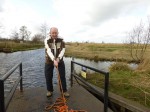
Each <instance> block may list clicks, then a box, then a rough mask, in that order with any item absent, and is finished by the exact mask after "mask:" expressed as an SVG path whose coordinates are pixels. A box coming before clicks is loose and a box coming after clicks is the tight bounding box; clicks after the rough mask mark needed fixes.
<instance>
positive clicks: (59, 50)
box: [45, 37, 65, 64]
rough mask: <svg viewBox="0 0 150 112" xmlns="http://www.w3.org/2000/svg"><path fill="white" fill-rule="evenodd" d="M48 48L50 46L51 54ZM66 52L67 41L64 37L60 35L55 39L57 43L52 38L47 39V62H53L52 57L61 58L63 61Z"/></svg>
mask: <svg viewBox="0 0 150 112" xmlns="http://www.w3.org/2000/svg"><path fill="white" fill-rule="evenodd" d="M55 46H56V53H55V54H54V52H55ZM48 48H50V51H51V53H52V54H51V53H50V54H51V56H50V55H49V54H48V52H47V50H48ZM64 52H65V42H64V41H63V39H62V38H59V37H58V38H57V39H55V43H54V39H52V38H49V39H45V59H46V63H47V64H48V63H53V59H52V57H54V59H56V58H60V62H61V61H63V55H64ZM60 54H61V55H60ZM52 55H53V56H52Z"/></svg>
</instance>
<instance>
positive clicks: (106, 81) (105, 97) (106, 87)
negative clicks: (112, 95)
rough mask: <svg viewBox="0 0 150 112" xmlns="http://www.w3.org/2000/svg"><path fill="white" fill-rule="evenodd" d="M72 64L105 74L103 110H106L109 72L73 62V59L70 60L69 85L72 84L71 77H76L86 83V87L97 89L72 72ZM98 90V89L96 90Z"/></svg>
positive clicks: (105, 111)
mask: <svg viewBox="0 0 150 112" xmlns="http://www.w3.org/2000/svg"><path fill="white" fill-rule="evenodd" d="M74 64H77V65H80V66H82V67H86V68H88V69H91V70H93V71H95V72H98V73H101V74H103V75H104V76H105V80H104V81H105V82H104V112H107V110H108V85H109V72H105V71H101V70H98V69H95V68H92V67H89V66H86V65H83V64H81V63H78V62H75V61H74V60H72V61H71V87H72V86H73V77H75V78H77V79H78V80H80V81H81V82H83V83H84V84H86V85H87V86H88V87H90V88H91V89H92V90H93V91H97V90H96V89H95V88H93V87H92V86H90V84H88V83H87V82H86V81H84V80H83V79H81V78H80V77H79V76H77V75H76V74H75V73H74ZM97 92H98V91H97Z"/></svg>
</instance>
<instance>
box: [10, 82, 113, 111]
mask: <svg viewBox="0 0 150 112" xmlns="http://www.w3.org/2000/svg"><path fill="white" fill-rule="evenodd" d="M68 92H69V93H70V97H69V98H67V105H68V106H69V109H74V110H86V111H87V112H103V107H104V106H103V103H102V102H100V101H99V100H98V99H96V98H95V97H94V96H93V95H91V94H90V93H89V92H88V91H87V90H85V89H84V88H83V87H81V86H79V85H75V86H73V87H72V88H70V89H69V90H68ZM59 96H60V92H59V90H58V89H57V87H55V90H54V93H53V96H52V97H51V98H47V97H46V89H45V88H42V87H41V88H30V89H25V90H24V92H22V93H20V92H19V90H17V91H16V92H15V95H14V97H13V99H12V101H11V103H10V104H9V107H8V109H7V112H43V111H44V107H45V105H46V104H53V103H54V102H55V100H56V98H57V97H59ZM108 112H112V111H111V110H110V109H108Z"/></svg>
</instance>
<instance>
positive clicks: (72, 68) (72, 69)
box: [70, 58, 74, 87]
mask: <svg viewBox="0 0 150 112" xmlns="http://www.w3.org/2000/svg"><path fill="white" fill-rule="evenodd" d="M72 61H74V58H72ZM72 61H71V79H70V80H71V83H70V86H71V87H72V86H73V71H74V64H73V62H72Z"/></svg>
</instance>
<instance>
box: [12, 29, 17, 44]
mask: <svg viewBox="0 0 150 112" xmlns="http://www.w3.org/2000/svg"><path fill="white" fill-rule="evenodd" d="M11 37H12V39H13V40H14V41H15V42H18V41H19V33H18V32H17V31H16V30H13V32H12V36H11Z"/></svg>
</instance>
